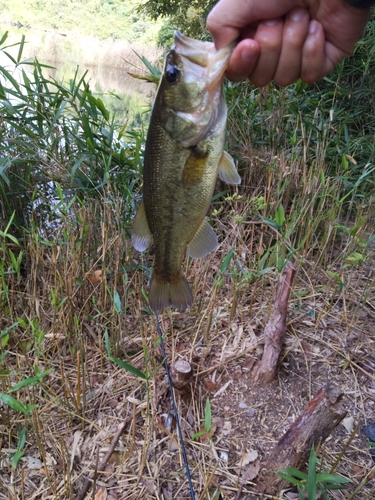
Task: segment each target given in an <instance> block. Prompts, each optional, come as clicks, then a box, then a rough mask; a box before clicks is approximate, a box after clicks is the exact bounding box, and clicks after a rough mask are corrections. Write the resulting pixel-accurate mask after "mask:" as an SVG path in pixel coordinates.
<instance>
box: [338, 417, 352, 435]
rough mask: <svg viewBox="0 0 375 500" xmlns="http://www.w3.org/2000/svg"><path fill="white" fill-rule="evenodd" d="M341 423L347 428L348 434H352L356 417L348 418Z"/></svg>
mask: <svg viewBox="0 0 375 500" xmlns="http://www.w3.org/2000/svg"><path fill="white" fill-rule="evenodd" d="M341 423H342V425H343V426H344V427H345V429H346V430H347V432H348V433H349V434H351V432H352V431H353V429H354V417H346V418H344V420H343V421H342V422H341Z"/></svg>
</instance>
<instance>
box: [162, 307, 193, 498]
mask: <svg viewBox="0 0 375 500" xmlns="http://www.w3.org/2000/svg"><path fill="white" fill-rule="evenodd" d="M155 318H156V324H157V327H158V334H159V338H160V347H161V353H162V355H163V360H164V366H165V371H166V372H167V379H168V385H169V392H170V394H171V401H172V407H173V412H174V416H175V419H176V424H177V431H178V438H179V440H180V446H181V452H182V457H183V459H184V465H185V471H186V477H187V480H188V483H189V489H190V496H191V498H192V500H195V493H194V488H193V483H192V480H191V475H190V468H189V462H188V459H187V455H186V448H185V443H184V438H183V436H182V431H181V426H180V416H179V414H178V411H177V406H176V401H175V398H174V393H173V385H172V380H171V375H170V373H169V367H168V361H167V356H166V354H165V349H164V341H163V333H162V331H161V327H160V323H159V317H158V315H157V314H156V313H155Z"/></svg>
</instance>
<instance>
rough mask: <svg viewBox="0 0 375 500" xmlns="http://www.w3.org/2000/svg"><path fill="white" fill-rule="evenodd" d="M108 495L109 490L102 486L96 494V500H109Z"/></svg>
mask: <svg viewBox="0 0 375 500" xmlns="http://www.w3.org/2000/svg"><path fill="white" fill-rule="evenodd" d="M107 497H108V494H107V488H104V487H103V486H101V487H100V488H99V489H98V491H97V492H96V493H95V497H94V499H95V500H107Z"/></svg>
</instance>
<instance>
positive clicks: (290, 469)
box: [282, 467, 307, 481]
mask: <svg viewBox="0 0 375 500" xmlns="http://www.w3.org/2000/svg"><path fill="white" fill-rule="evenodd" d="M282 472H286V473H287V474H290V475H291V476H294V477H297V478H299V479H302V480H304V481H307V474H306V473H305V472H302V471H300V470H298V469H294V468H293V467H286V468H285V469H283V470H282Z"/></svg>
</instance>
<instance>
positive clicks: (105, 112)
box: [96, 97, 109, 120]
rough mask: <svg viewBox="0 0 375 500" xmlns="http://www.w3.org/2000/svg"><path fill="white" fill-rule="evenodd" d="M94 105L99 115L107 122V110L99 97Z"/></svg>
mask: <svg viewBox="0 0 375 500" xmlns="http://www.w3.org/2000/svg"><path fill="white" fill-rule="evenodd" d="M96 105H97V107H98V109H99V111H100V112H101V114H102V115H103V116H104V118H105V119H106V120H109V111H108V109H107V108H106V107H105V106H104V103H103V101H102V100H101V99H99V97H98V98H97V99H96Z"/></svg>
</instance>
